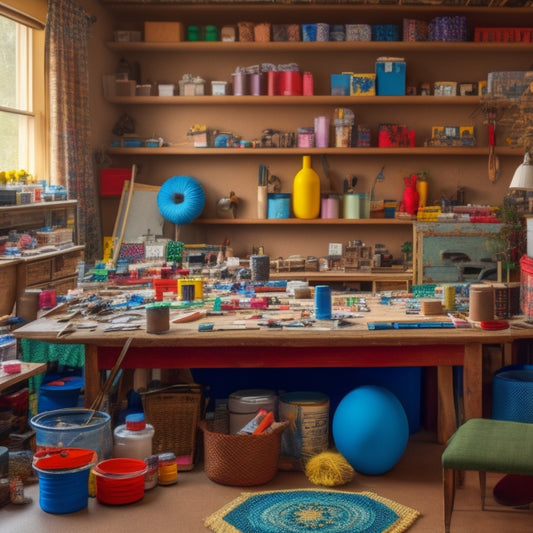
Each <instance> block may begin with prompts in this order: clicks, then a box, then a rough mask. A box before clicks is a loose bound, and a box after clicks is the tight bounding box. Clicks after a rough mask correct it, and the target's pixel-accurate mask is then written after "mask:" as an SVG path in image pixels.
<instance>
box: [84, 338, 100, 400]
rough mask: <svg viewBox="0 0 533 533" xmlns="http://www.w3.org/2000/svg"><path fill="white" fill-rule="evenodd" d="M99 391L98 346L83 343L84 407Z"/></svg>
mask: <svg viewBox="0 0 533 533" xmlns="http://www.w3.org/2000/svg"><path fill="white" fill-rule="evenodd" d="M99 392H100V371H99V370H98V347H97V346H96V345H94V344H86V345H85V407H90V406H91V405H92V403H93V402H94V400H95V399H96V397H97V396H98V393H99Z"/></svg>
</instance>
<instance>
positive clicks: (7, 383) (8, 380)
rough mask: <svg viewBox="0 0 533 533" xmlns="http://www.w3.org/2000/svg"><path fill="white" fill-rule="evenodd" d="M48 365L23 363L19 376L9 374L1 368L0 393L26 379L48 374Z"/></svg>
mask: <svg viewBox="0 0 533 533" xmlns="http://www.w3.org/2000/svg"><path fill="white" fill-rule="evenodd" d="M46 368H47V364H46V363H21V371H20V372H18V373H17V374H7V373H6V372H4V371H3V369H2V368H0V391H2V390H4V389H7V388H8V387H11V385H15V383H19V382H20V381H23V380H25V379H28V378H31V377H32V376H36V375H37V374H42V373H44V372H46Z"/></svg>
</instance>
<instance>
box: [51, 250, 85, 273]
mask: <svg viewBox="0 0 533 533" xmlns="http://www.w3.org/2000/svg"><path fill="white" fill-rule="evenodd" d="M81 260H82V254H81V252H70V253H67V254H62V255H58V256H56V257H54V262H53V270H52V279H59V278H64V277H66V276H72V275H73V274H76V270H77V268H78V262H79V261H81Z"/></svg>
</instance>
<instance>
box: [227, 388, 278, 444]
mask: <svg viewBox="0 0 533 533" xmlns="http://www.w3.org/2000/svg"><path fill="white" fill-rule="evenodd" d="M277 408H278V396H277V394H276V393H275V392H274V391H273V390H269V389H244V390H238V391H235V392H232V393H231V394H230V395H229V398H228V411H229V432H230V433H231V434H232V435H235V434H236V433H238V432H239V431H240V430H241V429H242V428H243V427H244V426H245V425H246V424H247V423H248V422H250V420H252V419H253V418H254V416H255V415H256V414H257V411H259V409H265V410H266V411H272V412H273V413H274V417H275V418H277V411H278V409H277Z"/></svg>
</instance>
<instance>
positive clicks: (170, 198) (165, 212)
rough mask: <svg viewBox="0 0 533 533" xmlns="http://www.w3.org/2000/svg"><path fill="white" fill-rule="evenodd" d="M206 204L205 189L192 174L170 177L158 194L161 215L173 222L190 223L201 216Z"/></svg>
mask: <svg viewBox="0 0 533 533" xmlns="http://www.w3.org/2000/svg"><path fill="white" fill-rule="evenodd" d="M204 205H205V193H204V190H203V189H202V186H201V185H200V184H199V183H198V182H197V181H196V180H195V179H194V178H191V177H190V176H173V177H172V178H169V179H168V180H167V181H165V183H163V185H162V186H161V188H160V189H159V192H158V194H157V207H158V209H159V212H160V213H161V216H162V217H163V218H164V219H165V220H167V221H168V222H172V223H173V224H189V223H190V222H192V221H193V220H194V219H195V218H197V217H198V216H200V214H201V213H202V211H203V209H204Z"/></svg>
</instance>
